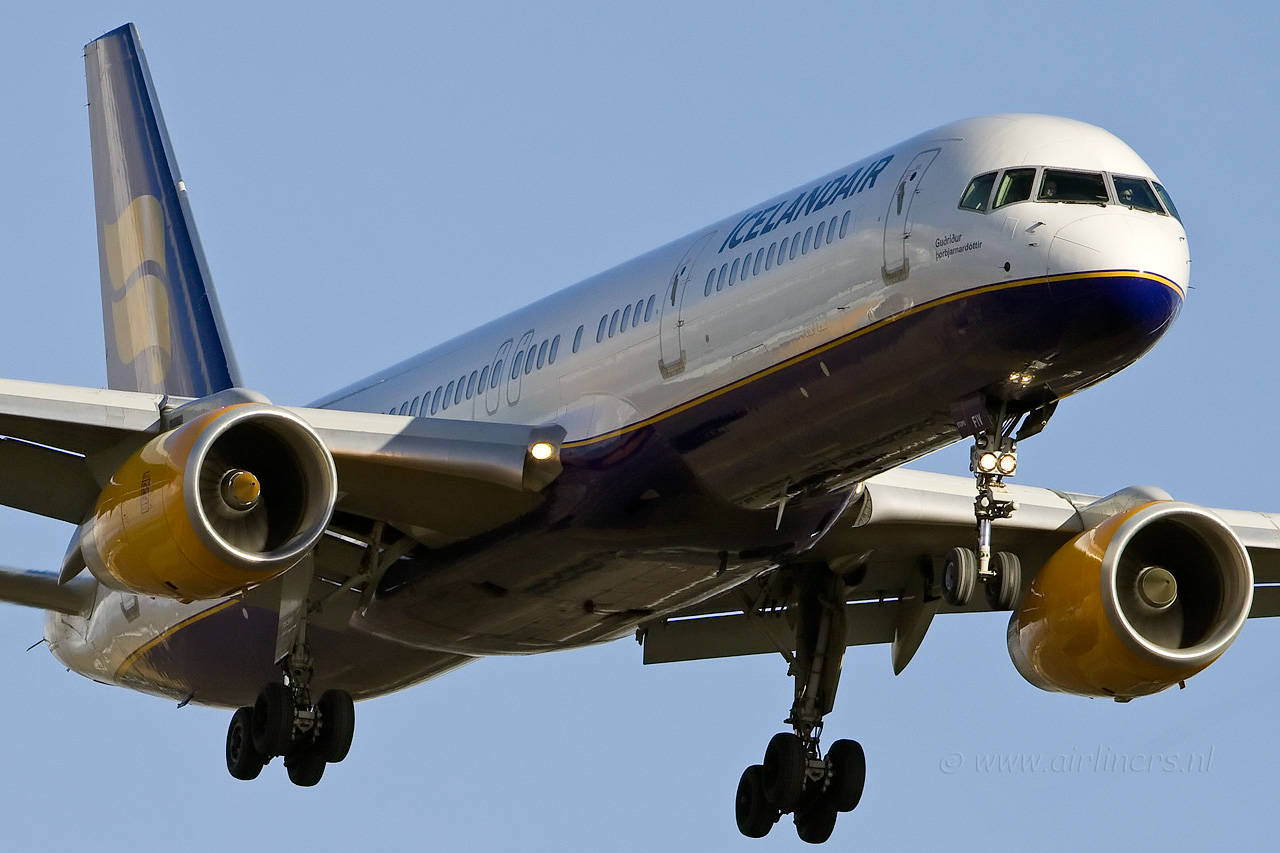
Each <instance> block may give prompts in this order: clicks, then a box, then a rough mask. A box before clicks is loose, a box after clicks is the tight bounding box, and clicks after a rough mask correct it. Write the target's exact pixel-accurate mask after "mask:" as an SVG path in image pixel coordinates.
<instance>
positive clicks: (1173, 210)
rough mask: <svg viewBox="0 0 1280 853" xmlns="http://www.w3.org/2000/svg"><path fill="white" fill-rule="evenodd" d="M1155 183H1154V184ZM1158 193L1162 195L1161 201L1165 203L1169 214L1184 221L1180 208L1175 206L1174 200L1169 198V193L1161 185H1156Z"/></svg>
mask: <svg viewBox="0 0 1280 853" xmlns="http://www.w3.org/2000/svg"><path fill="white" fill-rule="evenodd" d="M1153 183H1154V182H1153ZM1155 188H1156V192H1157V193H1159V194H1160V200H1161V201H1163V202H1164V206H1165V208H1166V209H1167V210H1168V211H1169V213H1171V214H1173V218H1174V219H1176V220H1178V221H1179V222H1181V221H1182V214H1180V213H1178V208H1176V207H1174V206H1173V199H1171V198H1169V191H1168V190H1166V189H1165V188H1164V187H1162V186H1160V185H1159V184H1155Z"/></svg>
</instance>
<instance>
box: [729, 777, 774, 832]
mask: <svg viewBox="0 0 1280 853" xmlns="http://www.w3.org/2000/svg"><path fill="white" fill-rule="evenodd" d="M733 810H734V817H736V818H737V821H738V831H739V832H741V833H742V834H743V835H745V836H746V837H747V838H764V837H765V836H766V835H768V834H769V830H770V829H772V828H773V825H774V824H775V823H777V821H778V810H777V809H776V808H774V807H773V804H772V803H770V802H769V799H768V797H766V796H765V795H764V768H763V767H761V766H760V765H759V764H753V765H751V766H750V767H748V768H747V769H746V770H744V771H742V778H741V779H739V780H738V795H737V797H736V798H735V799H734V803H733Z"/></svg>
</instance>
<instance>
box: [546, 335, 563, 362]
mask: <svg viewBox="0 0 1280 853" xmlns="http://www.w3.org/2000/svg"><path fill="white" fill-rule="evenodd" d="M559 351H560V336H559V335H556V336H555V337H554V338H552V339H551V351H550V352H549V353H547V364H555V363H556V353H558V352H559Z"/></svg>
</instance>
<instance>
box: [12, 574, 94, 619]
mask: <svg viewBox="0 0 1280 853" xmlns="http://www.w3.org/2000/svg"><path fill="white" fill-rule="evenodd" d="M97 594H98V582H97V581H96V580H94V579H93V578H92V577H91V576H89V575H87V574H85V575H81V576H80V577H78V578H73V579H72V580H70V581H67V582H66V583H62V584H60V583H58V576H57V575H51V574H48V573H45V572H24V571H21V570H19V569H8V568H4V567H0V601H7V602H9V603H10V604H20V605H22V606H23V607H38V608H40V609H41V610H56V611H58V612H59V613H70V614H73V615H83V614H86V613H88V612H89V611H90V609H92V607H93V602H94V599H95V598H96V597H97Z"/></svg>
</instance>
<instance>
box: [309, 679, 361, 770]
mask: <svg viewBox="0 0 1280 853" xmlns="http://www.w3.org/2000/svg"><path fill="white" fill-rule="evenodd" d="M316 710H317V711H319V712H320V733H319V734H318V735H317V736H316V743H315V748H316V751H317V752H319V753H320V755H322V756H324V760H325V761H327V762H329V763H330V764H337V763H338V762H339V761H341V760H342V759H344V758H346V757H347V753H348V752H350V751H351V738H352V736H353V735H354V734H355V731H356V706H355V703H354V702H353V701H352V700H351V694H350V693H348V692H347V691H345V690H326V691H325V692H324V693H323V694H321V696H320V702H319V703H318V704H317V705H316Z"/></svg>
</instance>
